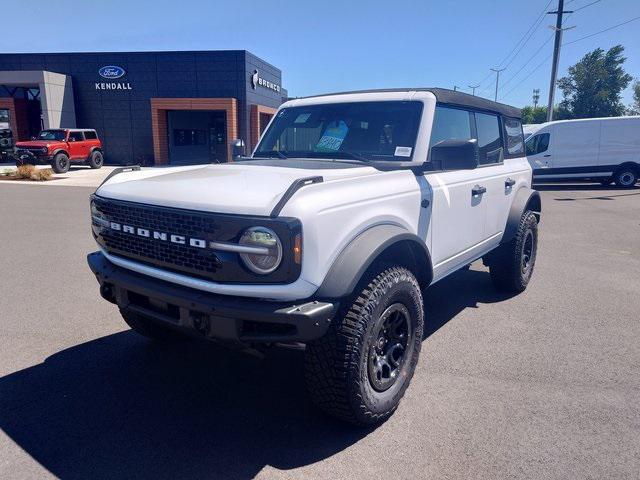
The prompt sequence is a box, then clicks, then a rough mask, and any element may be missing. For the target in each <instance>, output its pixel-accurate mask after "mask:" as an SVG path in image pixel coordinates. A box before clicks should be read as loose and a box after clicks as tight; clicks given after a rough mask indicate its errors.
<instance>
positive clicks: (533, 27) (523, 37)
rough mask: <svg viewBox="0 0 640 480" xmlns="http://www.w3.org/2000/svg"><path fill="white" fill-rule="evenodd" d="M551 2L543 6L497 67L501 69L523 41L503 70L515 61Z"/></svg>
mask: <svg viewBox="0 0 640 480" xmlns="http://www.w3.org/2000/svg"><path fill="white" fill-rule="evenodd" d="M551 2H553V0H549V3H547V4H546V5H545V7H544V8H543V9H542V12H540V14H539V15H538V17H537V18H536V19H535V20H534V22H533V24H532V25H531V26H530V27H529V30H527V31H526V32H525V33H524V35H523V36H522V38H521V39H520V40H518V42H517V43H516V44H515V46H514V47H513V48H512V49H511V51H510V52H509V54H508V55H507V56H506V57H505V58H504V60H502V61H501V62H500V63H499V64H498V67H501V66H502V65H503V64H504V62H506V61H507V59H509V57H511V54H512V53H513V52H514V51H515V50H516V49H517V48H518V45H520V43H521V42H522V41H523V40H524V42H522V45H520V48H519V49H518V51H517V52H516V54H515V55H514V56H513V58H512V59H511V60H510V61H509V63H507V64H506V65H505V68H506V67H508V66H509V65H510V64H511V63H512V62H513V61H514V60H515V58H516V57H517V56H518V53H520V51H521V50H522V49H523V48H524V46H525V45H526V43H527V42H528V41H529V39H530V38H531V36H532V35H533V34H534V33H535V31H536V30H537V29H538V27H539V26H540V24H541V23H542V21H543V20H544V16H545V13H546V10H547V8H549V5H551ZM527 34H528V36H527ZM525 37H526V40H525Z"/></svg>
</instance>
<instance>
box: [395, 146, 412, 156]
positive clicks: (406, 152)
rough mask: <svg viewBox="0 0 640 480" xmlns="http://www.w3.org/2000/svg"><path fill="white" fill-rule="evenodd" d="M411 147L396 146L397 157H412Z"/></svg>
mask: <svg viewBox="0 0 640 480" xmlns="http://www.w3.org/2000/svg"><path fill="white" fill-rule="evenodd" d="M411 150H413V148H411V147H396V153H395V154H394V155H395V156H396V157H410V156H411Z"/></svg>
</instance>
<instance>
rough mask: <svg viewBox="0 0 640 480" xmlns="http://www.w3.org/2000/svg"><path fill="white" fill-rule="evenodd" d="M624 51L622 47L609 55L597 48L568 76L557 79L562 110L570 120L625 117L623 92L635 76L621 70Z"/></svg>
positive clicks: (572, 69)
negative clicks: (561, 98)
mask: <svg viewBox="0 0 640 480" xmlns="http://www.w3.org/2000/svg"><path fill="white" fill-rule="evenodd" d="M622 52H624V47H623V46H622V45H616V46H615V47H612V48H610V49H609V50H608V51H607V52H605V51H604V50H603V49H601V48H596V49H595V50H594V51H592V52H589V53H587V54H586V55H585V56H584V57H582V59H581V60H580V61H579V62H578V63H576V64H575V65H573V66H571V67H569V70H568V71H569V75H567V76H566V77H563V78H561V79H560V80H558V87H559V88H560V90H562V95H563V97H564V99H563V100H562V102H561V103H560V110H565V111H566V112H567V114H568V115H570V117H571V118H590V117H616V116H619V115H624V113H625V107H624V104H623V103H622V91H623V90H624V89H625V88H627V86H628V85H629V83H631V80H632V77H631V75H629V74H627V73H626V72H625V71H624V69H623V68H622V65H623V64H624V62H625V60H626V58H625V57H623V56H622Z"/></svg>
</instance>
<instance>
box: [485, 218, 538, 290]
mask: <svg viewBox="0 0 640 480" xmlns="http://www.w3.org/2000/svg"><path fill="white" fill-rule="evenodd" d="M537 252H538V219H537V218H536V216H535V215H534V214H533V212H531V211H530V210H527V211H526V212H524V214H523V215H522V218H521V219H520V224H519V225H518V230H517V232H516V236H515V237H514V238H513V239H512V240H511V241H510V242H508V243H505V244H502V245H500V246H499V247H498V248H496V249H495V250H494V251H493V252H491V253H490V254H489V255H488V262H486V263H487V264H488V265H489V273H490V274H491V280H492V281H493V284H494V285H495V286H496V287H497V288H499V289H500V290H505V291H508V292H515V293H520V292H523V291H524V290H525V289H526V288H527V285H528V284H529V280H531V275H532V274H533V268H534V266H535V264H536V255H537Z"/></svg>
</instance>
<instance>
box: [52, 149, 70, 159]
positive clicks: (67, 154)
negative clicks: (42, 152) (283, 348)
mask: <svg viewBox="0 0 640 480" xmlns="http://www.w3.org/2000/svg"><path fill="white" fill-rule="evenodd" d="M59 153H64V154H65V155H66V156H67V158H69V157H70V155H69V152H67V151H66V150H65V149H64V148H57V149H55V150H54V151H53V152H52V153H51V158H53V157H55V156H56V155H57V154H59Z"/></svg>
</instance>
